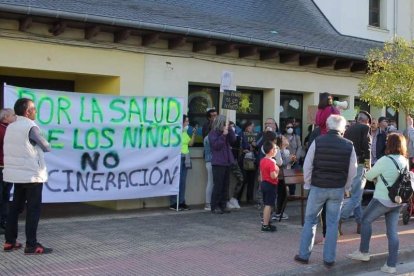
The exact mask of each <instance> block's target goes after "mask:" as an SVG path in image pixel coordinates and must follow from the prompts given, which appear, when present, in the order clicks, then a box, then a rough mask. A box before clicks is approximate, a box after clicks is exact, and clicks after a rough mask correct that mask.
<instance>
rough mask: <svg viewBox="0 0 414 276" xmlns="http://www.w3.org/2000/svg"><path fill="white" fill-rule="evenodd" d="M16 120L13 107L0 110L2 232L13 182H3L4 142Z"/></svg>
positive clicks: (2, 231)
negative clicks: (8, 127)
mask: <svg viewBox="0 0 414 276" xmlns="http://www.w3.org/2000/svg"><path fill="white" fill-rule="evenodd" d="M15 120H16V115H15V114H14V111H13V109H11V108H4V109H2V110H0V234H4V232H5V230H6V220H7V214H8V207H9V206H8V205H9V199H10V190H11V187H12V184H10V183H6V182H3V168H4V161H3V144H4V135H5V134H6V128H7V126H8V125H9V124H11V123H12V122H14V121H15Z"/></svg>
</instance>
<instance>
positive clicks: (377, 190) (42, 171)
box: [0, 93, 414, 273]
mask: <svg viewBox="0 0 414 276" xmlns="http://www.w3.org/2000/svg"><path fill="white" fill-rule="evenodd" d="M206 116H207V122H206V123H205V124H204V125H203V127H202V131H201V132H202V135H203V145H204V161H205V167H206V172H207V184H206V191H205V207H204V209H205V210H207V211H210V212H211V213H212V214H215V215H221V214H226V213H229V212H230V209H235V208H240V202H241V201H243V199H244V198H243V195H244V194H245V202H246V204H255V203H259V205H260V206H261V207H262V214H261V217H262V224H261V231H263V232H275V231H277V229H276V226H275V225H272V221H275V220H280V219H288V218H289V216H288V214H286V213H285V212H284V206H285V204H286V201H287V198H288V196H289V195H293V194H295V190H294V188H291V187H295V186H294V185H293V186H292V185H290V186H288V185H286V184H285V183H284V178H283V170H284V169H292V168H293V169H303V175H304V188H305V189H308V190H309V193H308V200H307V206H306V214H305V223H304V226H303V230H302V234H301V239H300V246H299V252H298V254H297V255H296V256H295V257H294V260H295V261H297V262H299V263H301V264H307V263H308V262H309V258H310V255H311V252H312V248H313V245H314V241H315V233H316V227H317V225H318V224H319V221H320V218H321V220H322V226H323V237H324V248H323V260H324V264H325V265H326V266H327V267H331V266H333V265H334V264H335V259H336V246H337V239H338V234H340V235H342V234H343V231H342V224H343V223H346V220H347V219H348V218H350V217H351V215H353V216H354V218H355V221H356V225H357V227H356V232H357V233H358V234H361V243H360V247H359V249H358V250H357V251H355V252H353V253H351V254H349V255H348V257H349V258H351V259H355V260H360V261H369V260H370V255H369V241H370V238H371V232H372V230H371V228H372V226H371V225H372V223H373V221H375V220H376V219H377V218H378V217H379V216H382V215H385V221H386V226H387V228H386V230H387V238H388V246H389V256H388V259H387V262H386V263H385V264H384V266H383V267H382V268H381V270H382V271H383V272H389V273H394V272H395V271H396V264H397V256H398V246H399V244H398V231H397V224H398V217H399V212H400V209H401V204H398V203H394V202H392V201H391V200H390V199H389V197H388V190H387V188H386V184H385V183H387V182H388V183H393V182H394V181H395V179H396V178H397V176H398V169H401V168H405V167H412V159H413V158H412V157H414V127H413V119H412V118H411V117H410V116H407V129H406V130H405V131H404V133H403V132H400V131H398V129H397V128H396V127H395V126H393V128H390V127H389V125H388V123H389V120H388V119H387V118H385V117H379V118H378V119H376V118H372V117H371V115H370V114H369V113H368V112H366V111H359V112H358V114H357V116H356V118H355V122H354V123H351V124H350V123H349V122H347V121H346V120H345V118H344V117H342V116H340V111H339V110H338V109H336V108H335V106H334V105H333V98H332V95H330V94H329V93H322V94H321V95H320V102H319V105H318V112H317V114H316V125H315V126H312V127H310V128H309V133H308V135H307V136H306V138H305V139H304V143H303V144H302V142H301V135H300V131H299V130H298V129H297V122H295V120H291V121H287V123H286V125H285V127H284V129H283V130H282V131H281V130H280V129H279V128H278V125H277V123H276V121H275V120H274V119H273V118H267V119H266V120H265V123H264V127H263V131H262V132H261V133H255V131H254V124H253V122H251V121H245V122H244V124H243V126H241V128H240V127H238V126H236V125H235V123H234V122H231V121H229V120H228V119H227V118H226V117H225V116H223V115H219V114H218V112H217V110H215V109H214V108H210V109H208V110H207V112H206ZM35 117H36V108H35V106H34V103H33V101H31V100H29V99H25V98H22V99H19V100H17V101H16V103H15V106H14V110H13V109H9V108H5V109H3V110H1V111H0V149H1V152H0V157H1V158H0V166H1V175H0V176H1V183H0V211H1V212H0V214H1V217H0V219H1V220H0V231H1V232H0V233H1V234H5V244H4V247H3V249H4V251H6V252H8V251H12V250H16V249H19V248H21V247H22V246H23V245H22V244H21V243H19V242H17V233H18V228H17V226H18V224H17V221H18V217H19V214H20V213H22V211H23V209H24V208H26V244H25V249H24V252H25V254H47V253H50V252H52V249H51V248H47V247H44V246H42V245H41V244H40V243H39V242H38V241H37V226H38V223H39V219H40V209H41V208H40V207H41V201H42V187H43V183H45V182H46V181H47V176H48V174H47V171H46V167H45V161H44V153H45V152H49V151H50V150H51V149H50V145H49V144H48V142H47V141H46V140H45V139H44V138H43V137H42V135H41V134H40V129H39V127H38V126H37V125H36V123H35V122H34V120H35ZM182 126H183V131H182V135H181V140H182V145H181V159H180V160H181V170H180V183H179V195H178V196H171V197H170V209H172V210H178V211H180V210H189V209H190V207H189V206H188V205H187V204H186V200H185V191H186V180H187V177H186V176H187V170H188V169H190V168H191V166H192V164H191V158H190V148H189V147H191V146H192V145H193V144H194V142H195V137H196V134H197V129H196V128H193V129H192V133H190V132H189V127H188V126H189V118H188V116H187V115H184V116H183V121H182ZM298 132H299V133H298ZM405 136H407V138H408V139H406V138H405ZM407 157H410V159H407ZM22 160H24V162H23V161H22ZM397 168H398V169H397ZM230 175H233V176H234V177H235V179H236V184H235V187H234V189H233V190H230V186H229V183H230ZM367 182H368V183H371V185H373V190H374V193H373V198H372V200H371V201H370V202H369V204H368V206H367V207H366V208H365V209H364V210H363V209H362V205H361V202H362V197H363V193H364V187H365V185H366V183H367ZM372 183H375V184H372ZM12 185H14V194H13V201H12V202H11V203H9V198H10V189H11V187H12ZM345 198H347V200H346V203H345V204H344V199H345Z"/></svg>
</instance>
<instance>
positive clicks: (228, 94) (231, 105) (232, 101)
mask: <svg viewBox="0 0 414 276" xmlns="http://www.w3.org/2000/svg"><path fill="white" fill-rule="evenodd" d="M240 98H241V92H239V91H234V90H224V95H223V103H222V105H221V107H222V108H224V109H231V110H237V109H238V108H239V103H240Z"/></svg>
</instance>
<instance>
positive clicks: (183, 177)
mask: <svg viewBox="0 0 414 276" xmlns="http://www.w3.org/2000/svg"><path fill="white" fill-rule="evenodd" d="M186 182H187V168H186V167H185V158H184V157H181V167H180V187H179V189H180V190H179V191H178V203H179V204H184V203H185V184H186ZM176 204H177V196H175V195H174V196H170V205H176Z"/></svg>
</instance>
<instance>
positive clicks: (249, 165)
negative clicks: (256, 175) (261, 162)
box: [243, 152, 256, 171]
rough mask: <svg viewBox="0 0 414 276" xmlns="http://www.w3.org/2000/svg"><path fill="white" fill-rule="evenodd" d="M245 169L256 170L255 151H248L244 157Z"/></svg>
mask: <svg viewBox="0 0 414 276" xmlns="http://www.w3.org/2000/svg"><path fill="white" fill-rule="evenodd" d="M243 169H244V170H245V171H254V170H256V158H254V155H253V152H248V153H246V154H245V155H244V158H243Z"/></svg>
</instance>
